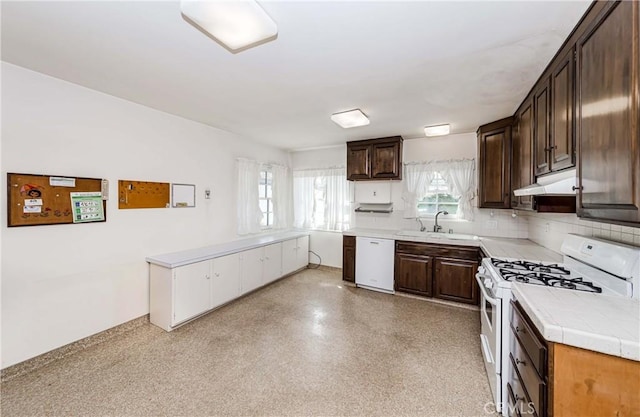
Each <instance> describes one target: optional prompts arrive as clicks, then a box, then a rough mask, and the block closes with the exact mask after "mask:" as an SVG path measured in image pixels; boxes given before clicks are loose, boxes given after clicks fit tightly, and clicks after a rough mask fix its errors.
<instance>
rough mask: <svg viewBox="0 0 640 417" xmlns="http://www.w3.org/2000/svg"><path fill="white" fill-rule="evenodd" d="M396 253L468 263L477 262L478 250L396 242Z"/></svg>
mask: <svg viewBox="0 0 640 417" xmlns="http://www.w3.org/2000/svg"><path fill="white" fill-rule="evenodd" d="M396 252H402V253H408V254H411V255H424V256H433V257H440V258H454V259H465V260H470V261H477V260H478V248H475V247H473V248H464V247H459V246H444V245H434V244H429V243H416V242H404V241H396Z"/></svg>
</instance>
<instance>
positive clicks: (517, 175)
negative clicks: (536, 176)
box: [511, 97, 534, 210]
mask: <svg viewBox="0 0 640 417" xmlns="http://www.w3.org/2000/svg"><path fill="white" fill-rule="evenodd" d="M532 149H533V99H532V98H531V97H529V98H527V99H526V100H525V102H524V103H523V104H522V106H520V108H519V109H518V111H517V113H516V117H515V121H514V125H513V132H512V149H511V189H512V190H516V189H518V188H522V187H526V186H527V185H531V184H532V183H533V182H534V181H533V169H532V167H533V159H532ZM511 207H512V208H516V209H522V210H531V209H532V208H533V197H532V196H530V195H527V196H521V197H516V196H514V195H511Z"/></svg>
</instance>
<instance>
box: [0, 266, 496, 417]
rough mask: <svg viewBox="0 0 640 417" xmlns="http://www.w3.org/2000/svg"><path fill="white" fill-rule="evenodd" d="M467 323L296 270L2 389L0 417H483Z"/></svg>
mask: <svg viewBox="0 0 640 417" xmlns="http://www.w3.org/2000/svg"><path fill="white" fill-rule="evenodd" d="M479 331H480V324H479V313H478V312H477V311H471V310H466V309H461V308H457V307H450V306H446V305H439V304H435V303H431V302H425V301H422V300H416V299H412V298H407V297H401V296H391V295H386V294H381V293H377V292H372V291H367V290H363V289H356V288H353V287H348V286H344V285H343V284H342V282H341V280H340V276H339V273H338V272H335V271H324V270H306V271H304V272H302V273H299V274H297V275H294V276H292V277H289V278H286V279H284V280H281V281H279V282H277V283H275V284H273V285H271V286H269V287H267V288H265V289H263V290H261V291H258V292H256V293H254V294H251V295H249V296H248V297H245V298H243V299H241V300H238V301H236V302H234V303H231V304H230V305H228V306H225V307H223V308H221V309H218V310H216V311H214V312H212V313H210V314H208V315H207V316H205V317H202V318H200V319H198V320H196V321H194V322H192V323H190V324H187V325H185V326H183V327H181V328H179V329H177V330H174V331H173V332H171V333H166V332H164V331H163V330H161V329H159V328H156V327H155V326H152V325H145V326H142V327H139V328H137V329H135V330H132V331H131V332H128V333H126V334H124V335H120V336H117V337H116V338H114V339H111V340H109V341H108V342H105V343H103V344H101V345H97V346H93V347H90V348H88V349H86V350H83V351H81V352H80V353H78V354H75V355H72V356H69V357H66V358H64V359H61V360H59V361H57V362H54V363H52V364H49V365H47V366H45V367H43V368H40V369H38V370H36V371H34V372H31V373H29V374H26V375H23V376H19V377H16V378H14V379H11V380H9V381H7V382H5V383H3V384H2V400H1V401H2V402H1V405H2V416H3V417H10V416H486V415H489V414H487V411H485V409H489V408H490V406H486V404H487V403H488V402H490V401H491V394H490V391H489V386H488V382H487V377H486V375H485V371H484V367H483V362H482V357H481V351H480V346H479V336H478V335H479Z"/></svg>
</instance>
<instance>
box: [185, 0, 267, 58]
mask: <svg viewBox="0 0 640 417" xmlns="http://www.w3.org/2000/svg"><path fill="white" fill-rule="evenodd" d="M180 10H181V11H182V16H183V17H184V19H185V20H186V21H187V22H189V23H190V24H192V25H193V26H195V27H196V28H197V29H198V30H200V31H202V32H204V33H205V35H207V36H209V37H211V38H213V39H214V40H215V41H216V42H218V43H219V44H221V45H222V46H223V47H225V48H226V49H227V50H229V51H230V52H233V53H237V52H240V51H244V50H245V49H249V48H251V47H254V46H257V45H261V44H263V43H266V42H269V41H271V40H273V39H275V38H276V37H277V36H278V26H277V25H276V24H275V22H274V21H273V20H271V18H270V17H269V15H267V13H266V12H265V11H264V10H263V9H262V7H260V5H259V4H258V3H256V2H255V1H253V0H248V1H247V0H235V1H219V0H218V1H216V0H209V1H204V0H203V1H187V0H183V1H181V2H180Z"/></svg>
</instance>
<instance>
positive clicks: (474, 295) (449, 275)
mask: <svg viewBox="0 0 640 417" xmlns="http://www.w3.org/2000/svg"><path fill="white" fill-rule="evenodd" d="M478 256H479V250H478V248H473V247H468V246H453V245H436V244H430V243H418V242H404V241H397V242H396V259H395V290H396V291H402V292H408V293H412V294H417V295H422V296H426V297H436V298H441V299H444V300H450V301H457V302H460V303H467V304H478V300H479V297H478V284H477V283H476V280H475V274H476V272H477V270H478Z"/></svg>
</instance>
